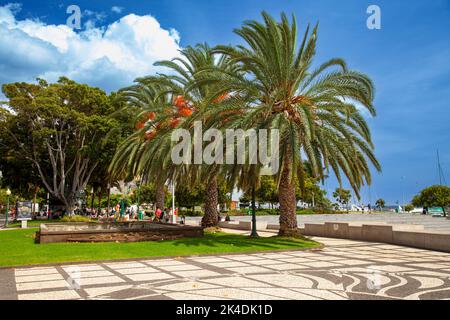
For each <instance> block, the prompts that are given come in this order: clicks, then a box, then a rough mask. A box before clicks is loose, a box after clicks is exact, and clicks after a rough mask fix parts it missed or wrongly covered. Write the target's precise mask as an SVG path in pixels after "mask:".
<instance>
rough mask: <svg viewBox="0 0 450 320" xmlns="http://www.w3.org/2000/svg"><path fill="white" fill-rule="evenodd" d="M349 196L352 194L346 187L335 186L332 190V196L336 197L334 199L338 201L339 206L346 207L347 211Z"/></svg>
mask: <svg viewBox="0 0 450 320" xmlns="http://www.w3.org/2000/svg"><path fill="white" fill-rule="evenodd" d="M351 196H352V195H351V192H350V190H346V189H342V188H337V189H336V190H335V191H334V192H333V197H334V198H336V201H337V202H338V203H340V204H341V206H343V207H346V208H347V212H348V203H349V202H350V198H351Z"/></svg>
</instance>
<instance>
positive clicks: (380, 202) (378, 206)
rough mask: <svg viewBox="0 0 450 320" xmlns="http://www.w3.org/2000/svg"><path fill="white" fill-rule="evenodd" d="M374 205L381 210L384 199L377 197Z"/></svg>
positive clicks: (384, 202)
mask: <svg viewBox="0 0 450 320" xmlns="http://www.w3.org/2000/svg"><path fill="white" fill-rule="evenodd" d="M375 206H376V207H377V208H378V209H380V211H381V210H383V208H384V207H385V206H386V201H384V199H378V200H377V201H376V202H375Z"/></svg>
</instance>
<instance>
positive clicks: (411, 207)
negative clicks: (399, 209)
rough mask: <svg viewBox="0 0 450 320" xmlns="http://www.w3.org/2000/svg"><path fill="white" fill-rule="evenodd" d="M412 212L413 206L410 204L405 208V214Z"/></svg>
mask: <svg viewBox="0 0 450 320" xmlns="http://www.w3.org/2000/svg"><path fill="white" fill-rule="evenodd" d="M413 210H414V206H413V205H412V204H408V205H406V206H405V211H406V212H411V211H413Z"/></svg>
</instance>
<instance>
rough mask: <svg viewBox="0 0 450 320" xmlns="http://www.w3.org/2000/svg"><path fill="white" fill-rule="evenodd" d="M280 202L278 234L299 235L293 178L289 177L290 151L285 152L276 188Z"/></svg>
mask: <svg viewBox="0 0 450 320" xmlns="http://www.w3.org/2000/svg"><path fill="white" fill-rule="evenodd" d="M278 200H279V202H280V231H279V233H278V235H280V236H288V237H291V236H300V232H299V230H298V227H297V212H296V211H297V210H296V209H297V200H296V198H295V180H294V179H291V151H290V149H288V152H286V154H285V161H284V165H283V171H282V172H281V179H280V187H279V190H278Z"/></svg>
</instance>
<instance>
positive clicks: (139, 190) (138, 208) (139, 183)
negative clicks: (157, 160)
mask: <svg viewBox="0 0 450 320" xmlns="http://www.w3.org/2000/svg"><path fill="white" fill-rule="evenodd" d="M136 185H137V192H138V194H137V216H138V220H142V217H141V213H140V206H141V177H139V176H138V177H136Z"/></svg>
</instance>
